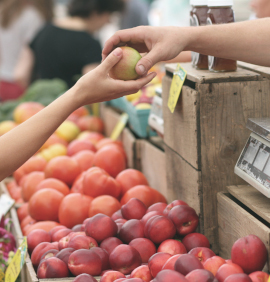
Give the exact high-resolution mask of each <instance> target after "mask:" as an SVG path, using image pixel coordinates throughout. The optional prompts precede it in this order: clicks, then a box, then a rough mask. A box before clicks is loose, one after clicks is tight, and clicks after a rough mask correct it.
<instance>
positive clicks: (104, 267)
mask: <svg viewBox="0 0 270 282" xmlns="http://www.w3.org/2000/svg"><path fill="white" fill-rule="evenodd" d="M91 250H92V251H94V252H95V253H96V254H97V255H99V257H100V259H101V262H102V271H103V270H107V269H109V268H110V263H109V255H108V253H107V252H106V251H105V250H103V249H102V248H100V247H93V248H91Z"/></svg>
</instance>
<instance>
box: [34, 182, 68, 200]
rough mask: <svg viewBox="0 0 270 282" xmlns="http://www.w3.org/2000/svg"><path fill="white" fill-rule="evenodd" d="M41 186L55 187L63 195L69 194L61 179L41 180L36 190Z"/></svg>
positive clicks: (41, 187)
mask: <svg viewBox="0 0 270 282" xmlns="http://www.w3.org/2000/svg"><path fill="white" fill-rule="evenodd" d="M43 188H52V189H56V190H57V191H58V192H61V193H62V194H63V195H64V196H66V195H68V194H69V192H70V191H69V187H68V186H67V184H65V183H64V182H63V181H60V180H59V179H55V178H46V179H44V180H43V181H41V182H40V183H39V184H38V185H37V187H36V191H38V190H40V189H43Z"/></svg>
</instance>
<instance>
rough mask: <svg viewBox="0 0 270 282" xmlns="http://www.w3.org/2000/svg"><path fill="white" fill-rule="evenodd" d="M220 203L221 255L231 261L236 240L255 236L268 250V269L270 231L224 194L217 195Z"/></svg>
mask: <svg viewBox="0 0 270 282" xmlns="http://www.w3.org/2000/svg"><path fill="white" fill-rule="evenodd" d="M217 202H218V231H219V232H218V234H219V245H220V252H219V255H220V256H222V257H223V258H226V259H229V258H230V257H231V253H230V252H231V248H232V245H233V244H234V242H235V241H236V240H238V239H239V238H241V237H244V236H247V235H250V234H254V235H256V236H258V237H259V238H260V239H261V240H262V241H263V243H264V244H265V246H266V248H267V250H268V269H270V268H269V261H270V246H269V239H270V236H269V234H270V229H269V228H268V227H267V226H266V225H264V224H263V223H262V222H260V221H259V220H258V219H256V218H255V217H254V216H252V215H251V214H250V213H249V212H247V211H246V210H244V209H243V208H242V207H240V206H239V205H238V204H237V203H235V202H234V201H233V200H232V199H231V198H230V196H229V194H226V193H224V192H220V193H218V195H217Z"/></svg>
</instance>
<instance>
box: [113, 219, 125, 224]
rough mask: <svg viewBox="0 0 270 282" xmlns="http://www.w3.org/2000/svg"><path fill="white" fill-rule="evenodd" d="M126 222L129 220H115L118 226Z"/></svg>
mask: <svg viewBox="0 0 270 282" xmlns="http://www.w3.org/2000/svg"><path fill="white" fill-rule="evenodd" d="M126 222H127V220H126V219H124V218H118V219H116V220H115V223H116V224H117V223H121V224H125V223H126Z"/></svg>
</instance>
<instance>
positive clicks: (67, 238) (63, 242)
mask: <svg viewBox="0 0 270 282" xmlns="http://www.w3.org/2000/svg"><path fill="white" fill-rule="evenodd" d="M80 235H85V232H83V231H80V232H70V233H69V234H68V235H67V236H65V237H63V238H62V239H60V240H59V250H62V249H64V248H67V247H68V243H69V241H70V240H71V239H72V238H74V237H76V236H80Z"/></svg>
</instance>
